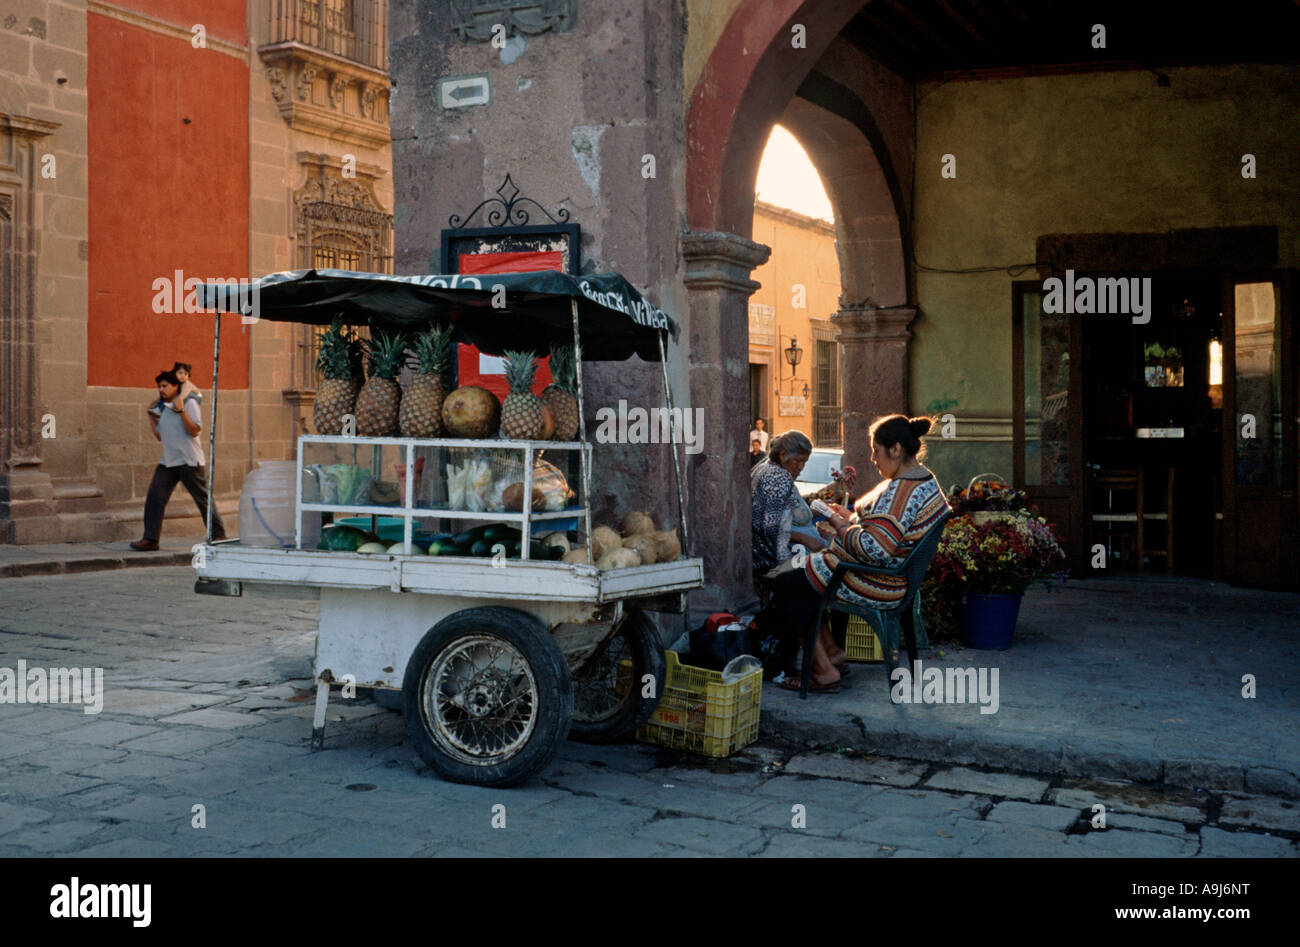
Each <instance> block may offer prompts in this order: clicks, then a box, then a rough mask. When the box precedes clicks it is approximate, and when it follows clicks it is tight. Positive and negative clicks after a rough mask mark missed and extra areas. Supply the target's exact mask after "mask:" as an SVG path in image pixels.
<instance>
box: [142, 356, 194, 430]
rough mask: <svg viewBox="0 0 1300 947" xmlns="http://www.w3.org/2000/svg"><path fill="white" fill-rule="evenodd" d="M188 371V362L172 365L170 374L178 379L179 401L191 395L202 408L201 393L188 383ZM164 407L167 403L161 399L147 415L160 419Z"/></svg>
mask: <svg viewBox="0 0 1300 947" xmlns="http://www.w3.org/2000/svg"><path fill="white" fill-rule="evenodd" d="M190 371H191V365H190V363H189V362H174V363H172V374H174V375H175V376H176V377H177V378H178V379H180V383H181V399H182V400H184V399H186V398H188V397H189V396H190V395H193V396H194V397H195V398H197V399H198V400H199V406H200V407H202V406H203V392H201V391H199V389H198V388H196V387H194V383H193V382H192V381H190ZM166 406H167V403H166V402H165V401H163V399H162V398H159V399H158V400H157V401H155V402H154V403H153V404H152V405H151V406H150V408H149V413H150V414H151V415H153V416H154V417H155V418H159V417H162V409H163V408H165V407H166Z"/></svg>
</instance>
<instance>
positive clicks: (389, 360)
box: [356, 331, 406, 437]
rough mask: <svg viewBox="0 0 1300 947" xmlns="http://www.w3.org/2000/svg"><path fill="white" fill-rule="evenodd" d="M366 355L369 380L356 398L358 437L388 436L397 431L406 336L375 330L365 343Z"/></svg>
mask: <svg viewBox="0 0 1300 947" xmlns="http://www.w3.org/2000/svg"><path fill="white" fill-rule="evenodd" d="M366 355H367V356H368V357H369V360H370V377H369V378H368V379H366V383H365V385H364V386H363V387H362V389H361V393H360V394H359V395H357V410H356V415H357V434H358V435H359V436H361V437H388V436H389V435H391V434H393V433H395V432H396V431H397V411H398V403H399V402H400V401H401V398H402V389H401V388H400V387H399V386H398V384H397V374H398V372H400V371H401V370H402V365H403V363H404V362H405V361H406V336H404V335H402V333H400V332H391V333H390V332H383V331H376V332H374V333H372V337H371V338H370V339H367V340H366Z"/></svg>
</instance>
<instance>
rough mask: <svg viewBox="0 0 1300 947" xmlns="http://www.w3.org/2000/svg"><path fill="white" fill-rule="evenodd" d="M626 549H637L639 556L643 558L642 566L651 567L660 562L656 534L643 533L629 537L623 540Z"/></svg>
mask: <svg viewBox="0 0 1300 947" xmlns="http://www.w3.org/2000/svg"><path fill="white" fill-rule="evenodd" d="M623 548H624V549H635V550H636V553H637V555H638V556H640V557H641V564H642V565H646V566H648V565H650V564H651V563H655V562H658V561H659V557H658V551H657V548H656V543H655V541H654V534H652V533H641V534H640V535H639V536H629V537H628V538H627V539H625V540H623Z"/></svg>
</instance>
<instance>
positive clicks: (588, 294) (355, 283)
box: [201, 270, 678, 362]
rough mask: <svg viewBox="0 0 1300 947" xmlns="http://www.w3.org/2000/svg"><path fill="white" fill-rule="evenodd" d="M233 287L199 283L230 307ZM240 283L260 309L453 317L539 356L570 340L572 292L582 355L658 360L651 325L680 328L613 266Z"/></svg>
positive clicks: (396, 322)
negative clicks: (609, 269)
mask: <svg viewBox="0 0 1300 947" xmlns="http://www.w3.org/2000/svg"><path fill="white" fill-rule="evenodd" d="M236 292H238V288H237V287H235V286H231V285H229V284H226V285H221V284H220V283H208V284H205V285H204V286H203V287H202V288H201V299H202V304H203V306H204V308H207V309H213V308H221V309H223V310H225V311H238V310H239V309H240V305H239V300H238V299H237V297H236V296H235V293H236ZM244 292H245V293H246V295H245V296H244V300H248V298H249V297H251V304H252V305H253V306H254V307H255V309H254V314H255V315H256V316H257V317H258V318H260V319H269V320H272V321H281V322H305V323H312V324H315V325H328V324H329V323H331V322H332V321H333V320H334V319H335V318H336V317H341V318H342V319H343V321H344V322H345V323H348V324H351V325H368V324H369V325H374V326H376V327H378V328H386V329H400V330H403V331H409V330H417V331H418V330H420V329H423V328H425V327H427V326H428V325H429V324H430V323H435V322H436V323H440V324H442V325H451V326H452V327H453V329H454V331H453V338H454V339H455V340H456V341H458V342H468V343H470V344H472V345H475V346H477V347H478V348H479V349H481V350H482V351H484V352H487V353H488V354H489V355H500V354H501V353H502V351H503V350H504V349H517V350H531V351H532V352H533V353H534V354H537V355H540V356H545V355H547V354H549V352H550V346H551V343H552V342H556V343H561V344H562V343H564V342H566V341H567V342H571V341H572V339H573V315H572V312H571V302H570V300H572V299H576V300H577V301H578V325H579V333H580V338H581V340H582V357H583V359H584V360H586V361H622V360H624V359H627V358H630V357H631V356H632V355H634V354H635V355H639V356H641V358H643V359H645V360H646V361H652V362H657V361H658V360H659V334H660V333H661V332H669V333H671V335H672V337H673V338H674V339H675V338H677V334H678V328H677V325H676V323H674V322H673V321H672V320H671V319H670V318H668V316H667V315H666V314H665V313H664V312H663V310H661V309H659V308H658V307H657V306H655V305H653V304H652V303H651V302H650V301H649V300H647V299H645V298H643V297H642V296H641V294H640V293H638V292H637V291H636V290H635V289H633V288H632V285H631V284H630V283H628V281H627V280H625V279H624V278H623V277H622V276H620V275H619V274H618V273H598V274H593V275H591V276H570V275H568V274H567V273H559V272H556V271H555V270H540V271H538V272H534V273H493V274H481V275H455V274H453V275H441V276H439V275H431V276H391V275H388V274H385V273H357V272H353V271H351V270H294V271H291V272H285V273H272V274H271V275H269V276H264V277H262V278H261V279H258V280H256V281H254V282H253V283H252V284H250V285H249V286H248V287H246V289H245V291H244ZM494 303H495V304H496V305H494ZM502 303H504V305H502ZM244 311H247V306H245V307H244Z"/></svg>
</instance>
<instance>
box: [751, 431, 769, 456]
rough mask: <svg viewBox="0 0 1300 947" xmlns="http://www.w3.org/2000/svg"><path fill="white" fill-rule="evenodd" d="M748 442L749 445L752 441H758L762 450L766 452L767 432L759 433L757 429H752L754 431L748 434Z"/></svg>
mask: <svg viewBox="0 0 1300 947" xmlns="http://www.w3.org/2000/svg"><path fill="white" fill-rule="evenodd" d="M749 440H750V443H751V444H752V443H753V442H754V441H758V442H759V443H760V444H762V446H763V450H765V451H766V450H767V431H760V430H759V429H758V428H754V430H752V431H750V432H749Z"/></svg>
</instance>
